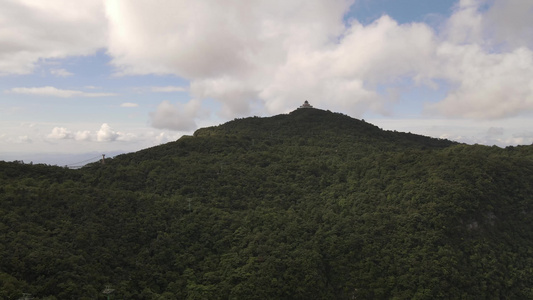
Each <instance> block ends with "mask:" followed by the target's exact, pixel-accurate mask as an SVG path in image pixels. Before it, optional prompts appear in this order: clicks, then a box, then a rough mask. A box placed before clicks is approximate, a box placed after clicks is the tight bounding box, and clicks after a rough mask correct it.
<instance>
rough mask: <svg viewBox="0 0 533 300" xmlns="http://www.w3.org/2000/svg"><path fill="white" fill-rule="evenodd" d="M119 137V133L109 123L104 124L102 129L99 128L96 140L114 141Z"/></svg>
mask: <svg viewBox="0 0 533 300" xmlns="http://www.w3.org/2000/svg"><path fill="white" fill-rule="evenodd" d="M118 137H119V135H118V133H117V132H115V131H114V130H113V128H111V127H110V126H109V125H108V124H107V123H104V124H102V127H100V130H98V132H97V133H96V140H97V141H99V142H112V141H115V140H116V139H117V138H118Z"/></svg>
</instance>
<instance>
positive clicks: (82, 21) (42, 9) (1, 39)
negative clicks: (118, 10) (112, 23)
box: [0, 0, 107, 75]
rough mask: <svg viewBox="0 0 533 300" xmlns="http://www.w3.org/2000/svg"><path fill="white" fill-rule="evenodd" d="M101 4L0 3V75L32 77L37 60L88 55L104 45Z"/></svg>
mask: <svg viewBox="0 0 533 300" xmlns="http://www.w3.org/2000/svg"><path fill="white" fill-rule="evenodd" d="M103 11H104V7H103V2H102V1H94V0H80V1H68V0H49V1H33V0H20V1H9V0H8V1H2V3H1V4H0V28H2V30H1V31H0V45H2V47H0V75H7V74H27V73H31V72H32V71H33V70H34V68H35V66H36V64H37V63H38V61H39V60H42V59H55V58H64V57H67V56H72V55H88V54H92V53H94V52H95V51H97V50H98V49H101V48H104V47H105V45H106V24H107V22H106V19H105V14H104V13H103Z"/></svg>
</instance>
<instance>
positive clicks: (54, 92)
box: [5, 86, 116, 98]
mask: <svg viewBox="0 0 533 300" xmlns="http://www.w3.org/2000/svg"><path fill="white" fill-rule="evenodd" d="M5 92H7V93H14V94H28V95H37V96H51V97H61V98H71V97H109V96H116V94H114V93H87V92H83V91H77V90H64V89H58V88H56V87H53V86H44V87H31V88H25V87H17V88H12V89H10V90H7V91H5Z"/></svg>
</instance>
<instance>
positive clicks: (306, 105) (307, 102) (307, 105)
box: [299, 100, 313, 108]
mask: <svg viewBox="0 0 533 300" xmlns="http://www.w3.org/2000/svg"><path fill="white" fill-rule="evenodd" d="M299 108H313V106H312V105H311V104H309V101H307V100H305V102H304V104H302V105H301V106H300V107H299Z"/></svg>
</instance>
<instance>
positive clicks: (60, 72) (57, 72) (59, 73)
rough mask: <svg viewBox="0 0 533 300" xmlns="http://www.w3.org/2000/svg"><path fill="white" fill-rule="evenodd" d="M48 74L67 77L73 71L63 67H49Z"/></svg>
mask: <svg viewBox="0 0 533 300" xmlns="http://www.w3.org/2000/svg"><path fill="white" fill-rule="evenodd" d="M50 74H52V75H55V76H59V77H69V76H72V75H74V73H71V72H69V71H67V70H65V69H51V70H50Z"/></svg>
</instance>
